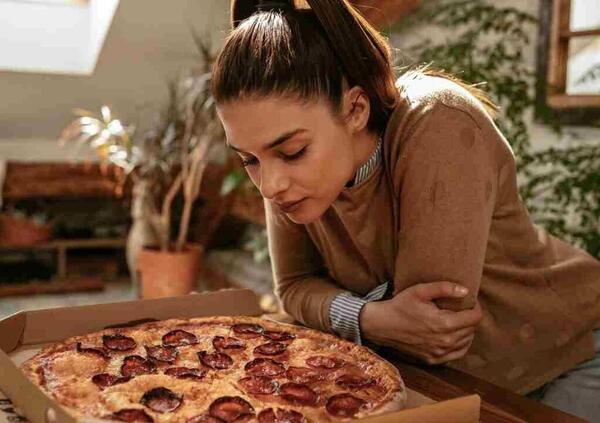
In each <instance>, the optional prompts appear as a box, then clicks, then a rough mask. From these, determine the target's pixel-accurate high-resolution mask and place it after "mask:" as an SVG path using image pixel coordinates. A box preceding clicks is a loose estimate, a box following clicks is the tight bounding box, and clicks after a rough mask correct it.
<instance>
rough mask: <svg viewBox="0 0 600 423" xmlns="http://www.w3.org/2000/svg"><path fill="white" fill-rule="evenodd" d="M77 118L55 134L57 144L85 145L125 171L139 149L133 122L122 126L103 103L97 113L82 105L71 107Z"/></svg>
mask: <svg viewBox="0 0 600 423" xmlns="http://www.w3.org/2000/svg"><path fill="white" fill-rule="evenodd" d="M74 113H75V114H76V115H78V116H79V118H77V119H75V120H74V121H72V122H71V123H70V124H69V125H67V127H66V128H65V129H64V130H63V131H62V133H61V134H60V137H59V143H60V145H61V146H65V145H66V143H67V142H75V144H76V146H77V147H78V148H81V147H83V146H89V147H91V148H92V149H94V150H95V152H96V154H97V155H98V157H100V158H101V159H102V160H103V161H108V162H110V163H113V164H115V165H117V166H119V167H120V168H122V169H123V170H124V171H125V172H126V173H127V174H129V173H130V172H131V171H132V170H133V169H134V168H135V167H136V164H137V163H136V162H137V159H138V156H139V149H138V148H137V147H136V146H134V145H133V142H132V137H133V135H134V133H135V126H134V125H127V126H123V124H122V123H121V121H120V120H119V119H115V118H114V117H113V113H112V111H111V110H110V108H109V107H108V106H106V105H104V106H102V107H101V109H100V116H98V115H96V114H94V113H93V112H90V111H88V110H84V109H76V110H75V111H74Z"/></svg>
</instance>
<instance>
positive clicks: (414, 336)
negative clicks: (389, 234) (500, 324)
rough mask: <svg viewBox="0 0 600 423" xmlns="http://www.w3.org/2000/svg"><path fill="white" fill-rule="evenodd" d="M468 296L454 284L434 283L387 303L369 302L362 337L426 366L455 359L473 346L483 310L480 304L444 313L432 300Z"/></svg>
mask: <svg viewBox="0 0 600 423" xmlns="http://www.w3.org/2000/svg"><path fill="white" fill-rule="evenodd" d="M467 293H468V290H467V289H466V288H464V287H462V286H460V285H458V284H455V283H452V282H432V283H424V284H419V285H415V286H412V287H410V288H407V289H405V290H404V291H402V292H400V293H398V294H397V295H396V296H395V297H394V298H392V299H390V300H387V301H378V302H372V303H367V304H365V306H364V307H363V309H362V311H361V314H360V326H361V332H362V335H363V337H365V338H366V339H369V340H371V341H373V342H375V343H378V344H381V345H386V346H389V347H393V348H395V349H397V350H399V351H400V352H403V353H406V354H409V355H411V356H413V357H416V358H418V359H421V360H423V361H424V362H426V363H427V364H441V363H445V362H448V361H452V360H456V359H458V358H460V357H462V356H464V355H465V354H466V352H467V351H468V349H469V347H470V346H471V342H472V341H473V336H474V333H475V327H476V326H477V324H478V323H479V321H480V320H481V308H480V306H479V303H477V304H476V306H475V307H474V308H473V309H471V310H463V311H451V310H442V309H440V308H438V307H437V306H436V305H435V303H434V302H433V300H435V299H438V298H462V297H464V296H465V295H467Z"/></svg>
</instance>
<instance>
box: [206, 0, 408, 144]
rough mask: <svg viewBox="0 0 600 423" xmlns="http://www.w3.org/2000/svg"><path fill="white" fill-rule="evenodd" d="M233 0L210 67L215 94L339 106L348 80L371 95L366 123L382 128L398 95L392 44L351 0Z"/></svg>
mask: <svg viewBox="0 0 600 423" xmlns="http://www.w3.org/2000/svg"><path fill="white" fill-rule="evenodd" d="M261 3H266V2H263V1H261V0H233V1H232V3H231V23H232V27H233V31H232V32H231V34H230V35H229V37H228V38H227V40H226V42H225V45H224V47H223V50H222V51H221V53H220V54H219V56H218V58H217V61H216V63H215V66H214V69H213V85H212V87H213V95H214V97H215V99H216V101H217V102H226V101H229V100H233V99H236V98H239V97H242V96H247V95H258V96H261V95H271V94H281V95H293V96H297V97H299V98H301V99H305V100H306V99H315V98H317V97H320V96H325V97H326V98H327V99H328V100H329V102H330V103H331V104H332V106H333V107H334V110H339V107H340V106H341V104H340V102H341V95H342V86H343V82H344V80H345V81H346V82H347V83H348V85H349V86H350V87H352V86H355V85H358V86H360V87H361V88H363V89H364V90H365V92H366V94H367V96H368V97H369V100H370V107H371V115H370V117H369V122H368V128H369V130H371V131H373V132H377V133H380V132H383V130H384V129H385V126H386V125H387V121H388V118H389V115H390V114H391V112H392V110H393V109H394V107H395V106H396V103H397V101H398V92H397V89H396V88H395V86H394V79H395V78H394V72H393V68H392V64H391V58H390V56H391V54H390V48H389V45H388V44H387V41H386V39H385V38H384V37H383V36H382V35H380V34H379V33H378V32H377V30H375V29H374V28H373V27H372V26H371V25H370V24H369V23H368V22H367V21H366V20H365V19H364V18H363V17H362V16H361V15H360V13H358V12H357V11H356V10H355V9H354V7H352V6H351V5H350V4H349V3H348V2H347V1H346V0H306V2H305V6H306V7H297V5H296V2H294V1H293V0H287V1H284V0H279V1H277V2H269V3H271V4H272V3H276V4H277V6H273V7H272V9H271V10H266V11H264V10H263V11H259V10H258V9H259V5H260V4H261Z"/></svg>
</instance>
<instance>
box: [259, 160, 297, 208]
mask: <svg viewBox="0 0 600 423" xmlns="http://www.w3.org/2000/svg"><path fill="white" fill-rule="evenodd" d="M259 183H260V185H259V187H258V189H259V190H260V194H261V195H262V196H263V197H264V198H266V199H267V200H272V199H274V198H277V197H278V196H279V195H280V194H281V193H283V192H285V191H286V190H287V189H288V188H289V186H290V180H289V176H288V175H287V174H286V173H285V171H284V170H283V169H281V167H280V166H278V165H277V164H271V165H266V164H262V165H261V167H260V181H259Z"/></svg>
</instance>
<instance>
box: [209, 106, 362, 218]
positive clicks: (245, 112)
mask: <svg viewBox="0 0 600 423" xmlns="http://www.w3.org/2000/svg"><path fill="white" fill-rule="evenodd" d="M342 110H343V109H342ZM217 111H218V114H219V117H220V118H221V120H222V122H223V126H224V128H225V133H226V135H227V143H228V145H229V146H230V147H231V148H232V149H234V150H235V151H237V152H238V154H239V155H240V156H241V158H242V161H243V163H244V166H245V168H246V170H247V172H248V175H249V176H250V179H251V180H252V182H254V184H255V185H256V186H257V188H258V189H259V190H260V193H261V194H262V196H263V197H265V198H266V199H268V200H271V201H272V202H274V203H275V205H276V206H277V207H280V208H281V210H282V211H283V212H284V213H286V215H287V216H288V217H289V218H290V219H291V220H292V221H293V222H296V223H301V224H307V223H310V222H313V221H314V220H316V219H318V218H319V217H320V216H321V215H322V214H323V213H324V212H325V211H326V210H327V209H328V208H329V206H330V205H331V203H332V202H333V201H334V200H335V199H336V198H337V196H338V195H339V193H340V192H341V191H342V189H343V188H344V186H345V184H346V183H347V182H348V181H349V180H350V179H351V178H352V176H353V175H354V171H355V169H356V167H357V163H356V160H357V158H356V151H355V145H356V142H355V141H356V133H355V132H356V131H355V130H354V129H355V126H353V124H352V122H353V121H351V122H350V124H349V123H348V122H345V121H343V120H342V119H340V118H338V117H336V116H334V115H333V112H332V110H331V107H330V106H329V104H328V103H327V102H326V101H324V100H322V101H315V102H311V103H307V104H305V103H300V102H298V101H294V100H292V99H286V98H281V97H265V98H260V99H243V100H236V101H232V102H229V103H227V104H222V105H219V106H218V107H217Z"/></svg>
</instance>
